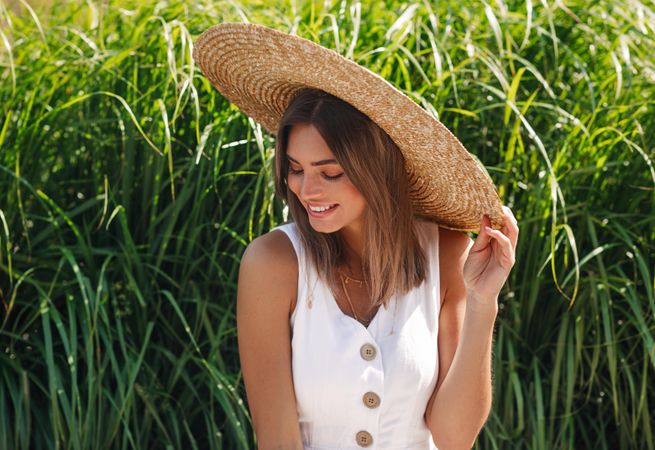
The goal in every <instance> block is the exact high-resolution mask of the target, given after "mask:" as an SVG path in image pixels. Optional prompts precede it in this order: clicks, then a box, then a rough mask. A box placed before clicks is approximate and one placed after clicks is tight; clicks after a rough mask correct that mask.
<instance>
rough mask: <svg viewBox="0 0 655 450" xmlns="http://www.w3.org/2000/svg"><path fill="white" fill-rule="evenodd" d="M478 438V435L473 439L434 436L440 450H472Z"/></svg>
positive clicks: (435, 443) (433, 438)
mask: <svg viewBox="0 0 655 450" xmlns="http://www.w3.org/2000/svg"><path fill="white" fill-rule="evenodd" d="M476 438H477V434H476V435H475V436H474V437H473V439H463V437H462V436H443V435H439V436H437V435H435V434H433V435H432V440H433V441H434V445H436V446H437V448H438V449H439V450H471V448H473V445H475V440H476Z"/></svg>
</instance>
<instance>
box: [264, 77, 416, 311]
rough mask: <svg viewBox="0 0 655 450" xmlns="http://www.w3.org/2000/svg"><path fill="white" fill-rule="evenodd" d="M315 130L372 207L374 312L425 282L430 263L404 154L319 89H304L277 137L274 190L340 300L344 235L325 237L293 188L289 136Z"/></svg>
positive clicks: (369, 243)
mask: <svg viewBox="0 0 655 450" xmlns="http://www.w3.org/2000/svg"><path fill="white" fill-rule="evenodd" d="M296 124H311V125H313V126H314V127H315V128H316V129H317V130H318V132H319V133H320V134H321V136H322V138H323V140H325V142H326V144H327V145H328V147H329V148H330V150H331V151H332V153H334V156H335V158H336V160H337V161H338V162H339V164H340V165H341V167H342V168H343V170H344V172H345V173H346V175H347V176H348V178H349V179H350V181H351V183H352V184H353V185H354V186H355V187H356V188H357V190H358V191H359V192H360V193H361V194H362V196H363V197H364V199H365V200H366V204H367V208H366V213H365V219H364V220H365V223H366V225H365V243H364V254H363V255H362V262H363V267H362V269H363V271H364V276H365V279H367V280H368V282H369V287H370V291H371V295H372V298H373V301H374V305H378V304H384V305H385V306H386V305H387V303H388V301H389V299H390V297H391V296H392V295H394V294H396V293H398V294H404V293H406V292H408V291H409V290H411V289H412V288H414V287H416V286H418V285H420V284H421V283H422V282H423V280H424V279H425V276H426V275H425V273H426V267H425V266H426V258H425V254H424V252H423V250H422V249H421V246H420V244H419V241H418V238H417V230H416V228H415V227H416V225H415V222H414V216H413V213H412V206H411V202H410V201H409V187H408V181H407V174H406V172H405V164H404V159H403V156H402V153H401V152H400V149H399V148H398V147H397V146H396V144H395V143H394V142H393V141H392V140H391V138H390V137H389V136H388V135H387V133H386V132H385V131H384V130H382V129H381V128H380V127H379V126H378V125H377V124H375V122H373V121H372V120H371V119H370V118H369V117H368V116H366V115H365V114H363V113H362V112H360V111H359V110H357V109H356V108H354V107H353V106H351V105H350V104H349V103H347V102H345V101H343V100H341V99H340V98H338V97H335V96H333V95H331V94H328V93H326V92H324V91H321V90H318V89H304V90H302V91H301V92H300V93H299V94H298V95H297V96H296V97H294V98H293V99H292V100H291V102H290V103H289V106H288V107H287V109H286V111H285V113H284V115H283V117H282V119H281V121H280V123H279V126H278V130H277V139H276V144H275V150H276V152H275V189H276V193H277V195H278V196H279V197H280V198H282V199H283V200H284V201H285V202H286V203H287V204H288V206H289V210H290V212H291V216H292V217H293V219H294V222H295V224H296V227H297V228H298V230H299V231H300V236H301V241H302V244H303V247H304V248H305V250H306V253H307V254H308V255H309V257H310V260H311V262H312V263H313V264H314V265H315V267H316V268H317V271H318V274H319V276H320V277H321V278H322V279H323V280H324V281H325V282H326V283H327V285H328V287H329V288H330V290H331V291H332V292H333V293H334V294H335V296H336V292H340V289H339V287H338V283H337V278H336V270H337V267H338V265H339V264H342V263H344V262H345V261H344V253H343V245H344V242H343V240H342V238H341V235H340V233H338V232H335V233H318V232H316V231H315V230H314V229H313V228H312V226H311V225H310V223H309V218H308V217H307V212H306V210H305V208H304V207H303V206H302V204H301V203H300V201H299V200H298V198H297V197H296V195H295V194H293V192H291V191H290V190H289V188H288V185H287V174H288V164H289V163H288V161H287V158H286V154H287V153H286V152H287V145H288V138H289V132H290V131H291V128H292V127H293V126H294V125H296Z"/></svg>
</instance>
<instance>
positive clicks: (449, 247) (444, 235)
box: [439, 226, 473, 258]
mask: <svg viewBox="0 0 655 450" xmlns="http://www.w3.org/2000/svg"><path fill="white" fill-rule="evenodd" d="M472 244H473V240H472V239H471V238H470V237H469V235H468V234H466V233H465V232H463V231H455V230H449V229H448V228H444V227H441V226H440V227H439V252H440V254H441V255H443V256H445V257H449V258H453V257H455V258H458V257H461V256H462V255H463V254H467V253H468V249H469V246H470V245H472Z"/></svg>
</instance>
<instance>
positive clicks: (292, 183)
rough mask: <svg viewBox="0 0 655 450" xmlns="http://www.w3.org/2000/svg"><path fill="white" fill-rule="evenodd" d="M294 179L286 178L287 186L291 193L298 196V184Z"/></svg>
mask: <svg viewBox="0 0 655 450" xmlns="http://www.w3.org/2000/svg"><path fill="white" fill-rule="evenodd" d="M295 178H296V177H287V186H288V187H289V190H290V191H291V192H293V193H294V194H296V195H298V189H299V183H298V181H296V179H295Z"/></svg>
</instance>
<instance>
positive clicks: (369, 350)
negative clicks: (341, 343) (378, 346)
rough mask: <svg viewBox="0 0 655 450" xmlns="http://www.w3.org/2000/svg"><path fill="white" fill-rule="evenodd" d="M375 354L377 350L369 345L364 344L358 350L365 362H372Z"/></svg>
mask: <svg viewBox="0 0 655 450" xmlns="http://www.w3.org/2000/svg"><path fill="white" fill-rule="evenodd" d="M376 353H377V350H375V347H373V346H372V345H371V344H364V345H362V348H360V349H359V354H360V355H361V356H362V358H363V359H365V360H366V361H372V360H374V359H375V355H376Z"/></svg>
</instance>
